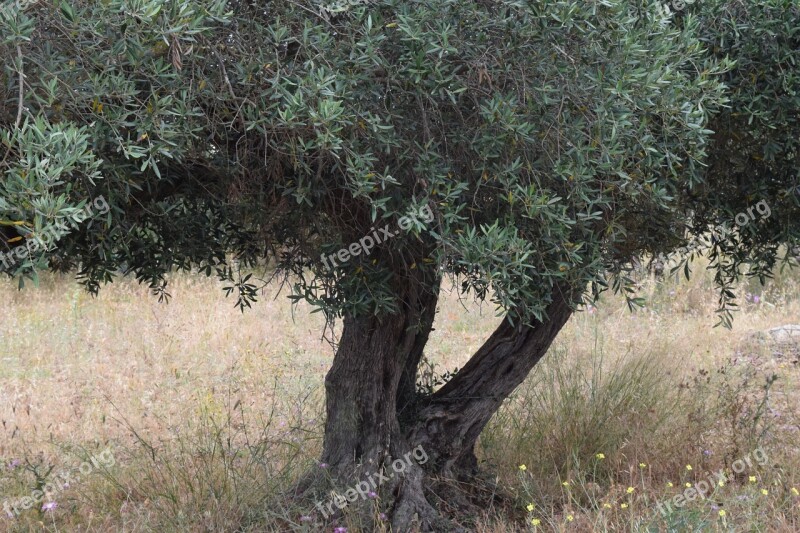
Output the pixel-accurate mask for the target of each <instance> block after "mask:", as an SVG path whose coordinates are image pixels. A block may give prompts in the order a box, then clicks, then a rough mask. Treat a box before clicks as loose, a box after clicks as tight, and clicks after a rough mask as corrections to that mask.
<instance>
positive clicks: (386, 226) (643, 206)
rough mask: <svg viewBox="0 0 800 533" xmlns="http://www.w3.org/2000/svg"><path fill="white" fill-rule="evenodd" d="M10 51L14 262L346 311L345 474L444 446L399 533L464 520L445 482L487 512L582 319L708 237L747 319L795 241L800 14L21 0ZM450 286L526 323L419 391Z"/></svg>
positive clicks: (1, 158)
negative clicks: (282, 288) (475, 490)
mask: <svg viewBox="0 0 800 533" xmlns="http://www.w3.org/2000/svg"><path fill="white" fill-rule="evenodd" d="M672 11H674V9H673V10H672ZM0 35H2V40H1V41H0V51H2V53H3V56H4V57H6V58H7V61H6V64H5V67H4V69H3V74H2V82H3V83H2V88H0V91H1V92H0V95H2V104H0V131H2V133H1V134H0V170H2V173H3V175H4V178H3V181H2V184H0V228H2V235H3V239H2V244H0V246H2V247H3V248H4V249H3V250H1V251H2V253H3V254H4V255H3V257H2V258H0V269H3V271H5V272H7V273H8V274H9V275H10V276H12V277H14V278H16V279H18V280H19V281H20V283H22V281H23V280H24V279H34V280H35V279H36V272H37V271H40V270H43V269H47V268H49V269H53V270H58V271H73V270H76V271H77V276H78V278H79V280H80V282H81V283H83V284H84V285H85V286H86V288H87V289H88V290H89V291H91V292H93V293H96V292H97V291H98V290H99V288H100V286H101V285H103V284H104V283H107V282H110V281H112V280H113V278H114V277H115V276H116V275H117V274H118V273H119V272H120V271H125V272H130V273H131V274H132V275H134V276H135V277H136V278H137V279H138V280H139V281H141V282H143V283H147V284H149V286H150V287H151V288H152V289H153V291H154V292H155V293H156V294H157V295H159V296H161V297H163V298H166V297H168V296H169V294H168V289H167V277H168V274H169V273H170V272H172V271H175V270H189V269H197V270H199V271H202V272H204V273H206V274H207V275H216V276H218V277H219V278H220V279H222V280H227V281H228V282H230V289H229V292H232V293H234V294H235V295H236V296H237V297H238V300H237V302H238V305H239V306H240V307H241V308H242V309H244V308H245V307H249V306H250V305H251V302H254V301H255V300H256V297H257V295H258V291H259V289H260V288H261V286H262V282H260V281H257V280H256V279H255V278H253V277H251V274H246V272H251V271H253V269H255V267H256V266H257V265H263V264H266V263H267V262H268V263H269V264H270V265H271V266H272V267H274V275H273V276H272V277H271V278H270V280H272V281H285V282H288V284H289V286H290V287H291V294H290V298H291V299H293V300H295V301H297V300H305V301H307V302H308V303H310V304H311V305H312V306H314V307H316V308H318V309H320V310H322V311H323V312H324V313H325V315H326V317H327V318H328V319H329V320H330V321H334V320H341V321H342V323H343V327H342V330H341V335H340V338H339V339H337V349H336V356H335V359H334V362H333V366H332V368H331V369H330V371H329V373H328V375H327V378H326V380H325V388H326V392H327V421H326V426H325V438H324V445H323V452H322V461H324V462H326V463H328V464H329V465H330V470H329V472H332V473H333V475H334V477H335V478H337V479H338V480H339V481H341V482H346V481H354V480H355V479H357V478H359V477H360V476H361V475H363V474H364V473H365V472H366V471H370V472H374V470H375V468H376V465H380V464H386V462H387V461H389V460H391V459H392V458H398V457H402V456H403V455H404V454H406V453H407V452H408V451H409V450H410V449H412V448H413V447H415V446H423V448H424V449H425V451H426V453H427V454H428V456H429V457H430V460H429V461H428V462H427V463H426V464H425V465H424V466H422V467H419V466H415V467H413V468H410V469H409V470H407V471H406V475H405V476H404V477H403V478H402V481H401V480H400V479H399V478H397V479H394V480H393V481H392V482H391V483H390V484H387V485H386V488H390V489H394V490H391V491H387V497H388V496H389V494H391V495H392V496H391V497H392V498H394V506H393V511H392V523H393V526H394V528H395V530H396V531H406V530H408V527H409V524H410V523H411V521H412V520H414V519H415V518H414V517H415V515H416V517H417V518H416V519H418V520H419V521H420V523H421V527H422V529H423V530H435V529H443V530H447V528H448V526H447V525H446V524H447V522H446V517H443V516H442V515H441V513H440V512H439V511H438V510H437V509H436V508H435V507H434V505H433V504H432V503H431V502H430V501H429V500H428V499H427V497H426V494H430V492H426V490H424V489H425V488H428V489H429V490H432V491H434V492H436V493H438V494H439V495H441V496H444V497H447V498H448V500H449V502H450V503H451V504H453V505H465V506H467V505H468V502H469V498H468V497H467V496H468V495H466V494H460V493H458V492H457V490H456V489H455V488H454V487H457V484H454V483H452V481H453V480H465V479H474V475H475V473H476V472H477V461H476V457H475V444H476V441H477V439H478V437H479V435H480V434H481V431H482V430H483V428H484V427H485V425H486V423H487V422H488V421H489V419H490V418H491V417H492V415H493V414H494V413H495V412H496V411H497V409H498V408H499V407H500V405H501V404H502V403H503V401H504V400H505V399H506V398H508V397H509V395H510V394H511V393H512V391H514V389H515V388H516V387H517V386H518V385H519V384H520V383H521V382H522V381H523V380H524V379H525V377H526V376H527V375H528V373H529V372H530V371H531V369H532V368H533V367H534V365H536V363H537V362H538V361H539V360H540V359H541V357H542V356H543V355H544V354H545V352H546V351H547V349H548V347H549V346H550V344H551V342H552V341H553V339H554V338H555V337H556V335H557V334H558V332H559V331H560V330H561V328H562V327H563V326H564V324H565V323H566V322H567V320H568V319H569V318H570V316H571V315H572V314H573V313H574V312H575V311H576V310H579V309H580V308H581V306H582V305H583V304H584V303H586V302H587V301H589V300H591V299H593V298H595V297H596V296H597V295H599V294H600V293H601V292H602V291H604V290H605V289H607V288H609V287H611V288H614V289H615V290H617V291H622V292H623V293H625V294H626V296H627V297H628V300H629V302H630V305H631V306H632V307H635V306H637V305H640V304H641V303H642V302H641V300H640V299H638V298H637V297H636V294H635V289H636V287H635V284H634V283H633V282H632V280H631V279H630V270H631V268H632V264H633V263H634V262H635V261H639V260H643V259H647V258H652V257H658V256H660V255H661V254H671V253H674V252H675V251H676V250H678V251H679V253H680V250H683V251H684V254H689V255H691V254H692V253H695V252H696V251H697V250H699V249H698V248H696V247H693V246H689V247H686V246H687V245H689V244H691V243H692V242H694V241H695V240H697V239H706V240H708V241H709V246H710V248H709V249H708V253H709V255H710V257H711V259H712V266H713V267H714V268H715V269H716V271H717V276H718V277H717V280H718V283H719V285H720V288H721V306H720V310H721V318H722V320H723V322H727V321H729V320H730V315H729V314H728V311H729V310H730V308H731V306H732V305H733V304H734V302H733V298H734V293H733V292H732V291H731V287H732V286H733V284H734V282H735V281H736V280H737V279H739V278H740V276H741V275H742V274H747V273H749V274H754V275H758V276H761V277H768V276H769V272H770V270H771V269H772V268H773V267H774V266H775V264H776V262H777V261H779V260H780V259H782V255H781V254H782V250H785V247H782V246H783V245H786V244H790V245H791V244H796V243H797V237H798V226H797V223H796V220H797V215H798V211H799V210H798V194H797V191H798V187H800V181H798V179H799V178H798V171H800V164H798V154H797V143H798V139H800V135H799V134H800V127H798V111H799V110H800V100H798V99H799V98H800V96H799V95H800V92H799V91H800V70H798V60H800V46H798V45H799V44H800V43H798V39H800V7H799V5H798V2H797V0H750V1H739V0H727V1H723V0H703V1H702V2H697V3H695V4H692V5H687V6H686V7H685V9H683V10H682V11H679V12H675V13H673V12H671V11H670V10H665V9H664V8H663V6H662V5H661V4H659V3H658V2H655V1H652V0H638V1H621V0H620V1H610V2H583V1H578V0H558V1H547V2H522V1H511V0H509V1H491V2H488V1H484V0H418V1H414V2H402V1H399V0H368V1H366V0H365V1H363V2H358V1H354V0H350V1H347V2H344V3H338V4H326V3H319V2H316V1H310V0H272V1H266V2H244V1H208V2H197V1H189V0H104V1H102V2H95V1H87V0H75V1H71V2H66V1H63V2H55V1H33V2H20V1H18V2H17V3H16V4H12V5H8V6H5V7H3V8H2V10H0ZM100 200H102V201H100ZM88 202H91V206H94V208H95V209H91V210H87V209H86V207H87V206H86V203H88ZM758 202H764V204H762V205H767V206H768V207H769V216H766V211H764V213H762V215H764V216H759V217H754V218H758V220H753V222H752V223H749V224H747V225H741V226H736V225H735V223H734V222H735V218H736V215H737V214H739V213H742V212H747V210H748V209H750V208H753V207H754V206H755V205H756V204H757V203H758ZM103 206H105V207H106V208H103ZM78 212H84V213H89V218H87V219H85V220H79V221H77V222H76V213H78ZM751 212H752V209H751ZM404 217H405V218H404ZM69 221H72V222H73V223H70V224H69V225H67V222H69ZM720 225H726V227H728V228H730V231H729V232H727V233H726V234H724V238H720V233H718V232H713V231H712V230H714V229H715V228H718V227H719V226H720ZM65 227H66V228H67V230H66V231H65V230H64V228H65ZM56 229H58V230H59V231H60V233H59V234H58V235H59V238H58V239H53V242H51V243H50V245H49V246H45V245H44V239H42V240H41V242H40V240H39V238H40V236H42V235H45V234H47V233H48V232H50V234H55V233H54V232H55V230H56ZM709 236H710V237H709ZM20 247H22V248H20ZM8 254H13V255H8ZM3 258H5V259H6V261H5V262H3ZM687 272H688V270H687ZM446 278H451V279H453V280H455V282H456V284H457V286H458V287H459V288H460V290H461V291H463V293H464V294H466V295H470V296H473V297H475V298H477V299H478V300H489V301H491V302H492V303H493V304H494V305H495V306H496V308H497V312H498V314H500V315H502V316H503V317H504V320H503V321H502V323H501V324H500V325H499V326H498V327H497V329H496V331H495V332H494V333H493V334H492V335H491V336H490V337H489V339H487V340H486V342H485V343H484V344H483V346H482V347H481V348H480V349H478V351H477V352H475V353H474V354H473V355H472V357H471V358H470V360H469V362H468V363H467V364H466V365H465V366H464V368H462V369H461V370H460V371H458V372H457V373H455V375H454V377H453V378H452V379H451V380H450V381H448V382H447V383H446V384H445V385H444V386H442V387H441V388H440V389H439V390H437V391H435V392H433V393H432V394H421V393H420V392H419V391H418V389H417V387H416V386H415V385H416V382H417V371H418V368H419V365H420V362H421V360H422V358H423V354H424V350H425V345H426V342H427V340H428V336H429V334H430V332H431V328H432V324H433V322H434V316H435V313H436V305H437V299H438V296H439V288H440V286H441V284H442V282H443V280H444V279H446ZM322 482H323V480H321V479H318V478H315V477H314V475H313V474H309V476H308V478H307V479H306V480H304V483H302V484H301V487H300V488H301V489H304V490H305V489H308V490H312V489H317V488H319V487H321V486H322Z"/></svg>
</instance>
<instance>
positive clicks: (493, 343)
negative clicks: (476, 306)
mask: <svg viewBox="0 0 800 533" xmlns="http://www.w3.org/2000/svg"><path fill="white" fill-rule="evenodd" d="M572 312H573V309H572V306H571V302H570V298H569V296H567V295H565V294H562V293H561V292H555V293H554V294H553V301H552V303H551V304H550V305H549V306H548V307H547V313H546V316H547V319H546V320H544V321H543V322H538V321H537V322H535V323H533V324H528V325H522V324H519V325H516V326H512V325H511V324H510V323H509V322H508V321H503V322H502V323H501V324H500V325H499V326H498V327H497V329H496V330H495V331H494V333H493V334H492V335H491V337H489V339H488V340H487V341H486V342H485V343H484V344H483V346H481V347H480V349H479V350H478V351H477V352H476V353H475V355H473V356H472V358H471V359H470V360H469V362H468V363H467V364H466V365H465V366H464V368H462V369H461V370H460V371H459V372H458V374H456V376H455V377H454V378H453V379H452V380H451V381H449V382H448V383H447V384H446V385H445V386H444V387H442V388H441V389H440V390H439V391H437V393H436V394H434V395H433V397H432V398H431V401H430V402H429V403H428V405H427V406H426V407H425V408H424V409H423V410H422V411H421V412H420V413H419V414H418V422H417V424H416V427H415V428H414V430H413V431H412V432H411V434H410V435H409V440H410V441H412V442H414V443H415V444H417V445H422V446H424V447H425V448H426V449H427V450H428V454H429V456H430V457H431V462H432V463H433V466H434V468H435V469H436V471H438V472H439V473H440V474H442V475H444V476H445V477H447V478H450V479H453V480H458V479H461V478H463V477H465V476H470V475H472V474H474V473H475V471H476V467H477V460H476V458H475V444H476V442H477V439H478V436H479V435H480V433H481V431H483V428H484V427H485V426H486V424H487V423H488V422H489V420H490V419H491V418H492V416H493V415H494V413H496V412H497V410H498V409H499V408H500V406H501V405H502V403H503V401H505V399H506V398H508V397H509V395H510V394H511V393H512V392H513V391H514V389H516V388H517V387H518V386H519V385H520V384H521V383H522V382H523V381H524V380H525V378H526V377H527V376H528V374H529V373H530V371H531V370H532V369H533V367H534V366H535V365H536V363H538V362H539V360H540V359H541V358H542V357H543V356H544V355H545V353H547V350H548V349H549V348H550V345H551V344H552V342H553V340H554V339H555V338H556V336H557V335H558V332H559V331H561V328H563V327H564V325H565V324H566V323H567V320H569V317H570V316H571V315H572Z"/></svg>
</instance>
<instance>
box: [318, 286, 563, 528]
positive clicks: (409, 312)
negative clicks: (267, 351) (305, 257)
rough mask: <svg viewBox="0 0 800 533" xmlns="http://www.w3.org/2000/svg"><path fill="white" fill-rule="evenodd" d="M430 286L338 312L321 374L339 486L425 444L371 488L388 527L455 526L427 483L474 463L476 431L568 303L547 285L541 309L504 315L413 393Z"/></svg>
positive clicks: (326, 456) (460, 473)
mask: <svg viewBox="0 0 800 533" xmlns="http://www.w3.org/2000/svg"><path fill="white" fill-rule="evenodd" d="M430 286H431V285H430V284H427V285H426V284H422V283H418V284H415V283H409V284H408V285H407V286H406V288H405V289H404V295H403V305H402V309H401V312H400V313H398V314H396V315H394V316H391V317H384V318H378V317H345V319H344V328H343V331H342V336H341V340H340V344H339V346H338V349H337V352H336V355H335V358H334V363H333V366H332V368H331V369H330V371H329V373H328V375H327V377H326V379H325V389H326V394H327V420H326V424H325V436H324V441H323V453H322V462H324V463H327V467H328V470H326V472H327V473H329V474H331V476H332V477H333V478H334V479H335V480H336V483H337V485H338V486H339V487H347V486H350V487H353V486H354V485H355V484H356V483H358V482H359V481H361V480H364V479H366V478H367V477H368V476H369V475H371V474H374V473H376V472H379V471H381V469H383V470H385V471H387V472H389V471H390V470H389V465H391V464H392V461H394V460H396V459H398V458H402V457H407V456H408V454H409V452H411V450H412V449H422V450H424V453H425V455H426V459H427V462H425V464H424V465H420V464H408V465H407V468H406V469H405V470H404V472H403V473H402V476H397V477H394V478H393V479H391V480H390V481H387V483H386V485H385V486H382V487H380V489H378V490H379V491H380V494H381V497H382V498H387V499H388V502H389V503H391V506H390V507H384V509H385V510H386V511H387V512H388V513H389V514H391V516H392V527H393V530H394V531H409V530H412V529H414V528H417V529H419V530H421V531H445V530H446V531H453V530H454V527H453V526H452V524H451V523H449V522H447V521H446V520H445V519H444V518H443V517H442V516H441V514H440V513H439V511H438V510H437V509H435V508H434V507H433V506H432V505H431V504H430V503H429V501H428V499H427V497H426V490H428V489H431V488H434V489H435V488H436V487H438V486H439V485H438V484H437V483H436V482H435V481H436V479H441V478H445V479H447V480H464V479H465V478H470V476H472V475H474V474H475V473H476V470H477V461H476V460H475V453H474V449H475V443H476V441H477V438H478V436H479V435H480V433H481V431H482V430H483V428H484V427H485V425H486V423H487V422H488V421H489V420H490V418H491V417H492V416H493V415H494V413H495V412H496V411H497V409H498V408H499V407H500V405H501V404H502V402H503V401H504V400H505V399H506V398H507V397H508V396H509V395H510V394H511V392H512V391H513V390H514V389H515V388H516V387H517V386H518V385H519V384H520V383H522V381H523V380H524V379H525V377H526V376H527V375H528V373H529V372H530V370H531V369H532V368H533V367H534V365H535V364H536V363H537V362H538V361H539V360H540V359H541V358H542V356H543V355H544V354H545V353H546V351H547V349H548V348H549V347H550V344H551V343H552V341H553V339H554V338H555V337H556V335H557V334H558V332H559V331H560V330H561V328H562V327H563V326H564V324H565V323H566V321H567V320H568V318H569V316H570V315H571V313H572V307H571V306H570V300H569V298H567V297H565V296H564V295H562V294H561V293H554V297H553V302H552V303H551V304H550V305H549V306H548V308H547V319H545V320H544V321H543V322H535V323H533V324H528V325H516V326H512V325H511V324H510V323H509V322H508V321H504V322H503V323H502V324H500V326H498V328H497V329H496V331H495V332H494V333H493V334H492V336H491V337H490V338H489V339H488V340H487V341H486V343H485V344H484V345H483V346H482V347H481V348H480V349H479V350H478V351H477V352H476V353H475V354H474V355H473V357H472V358H471V359H470V361H469V362H468V363H467V364H466V366H464V368H463V369H462V370H461V371H459V372H458V373H457V374H456V376H455V377H454V378H453V379H452V380H451V381H450V382H449V383H447V384H446V385H445V386H444V387H442V389H440V390H439V391H438V392H436V393H435V394H434V395H432V396H430V397H428V398H418V397H417V394H416V390H415V386H416V375H417V368H418V366H419V363H420V360H421V358H422V356H423V351H424V347H425V344H426V342H427V340H428V336H429V334H430V332H431V330H432V324H433V319H434V316H435V310H436V303H437V300H438V291H436V290H431V289H430ZM420 447H421V448H420ZM409 463H410V462H409ZM382 501H386V500H382Z"/></svg>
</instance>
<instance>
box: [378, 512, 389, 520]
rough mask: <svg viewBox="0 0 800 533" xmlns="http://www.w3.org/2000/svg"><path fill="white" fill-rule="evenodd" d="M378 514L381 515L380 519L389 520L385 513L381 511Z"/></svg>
mask: <svg viewBox="0 0 800 533" xmlns="http://www.w3.org/2000/svg"><path fill="white" fill-rule="evenodd" d="M379 516H380V517H381V520H389V517H388V516H386V513H381V514H380V515H379Z"/></svg>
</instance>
